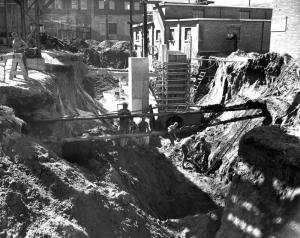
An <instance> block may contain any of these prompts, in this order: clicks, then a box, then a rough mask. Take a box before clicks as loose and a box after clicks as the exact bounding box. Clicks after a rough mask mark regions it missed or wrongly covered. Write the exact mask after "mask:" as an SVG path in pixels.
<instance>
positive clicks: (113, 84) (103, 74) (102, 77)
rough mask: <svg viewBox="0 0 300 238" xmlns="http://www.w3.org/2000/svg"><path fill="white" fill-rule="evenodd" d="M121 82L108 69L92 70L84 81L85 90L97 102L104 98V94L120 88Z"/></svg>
mask: <svg viewBox="0 0 300 238" xmlns="http://www.w3.org/2000/svg"><path fill="white" fill-rule="evenodd" d="M118 83H119V80H118V79H117V78H116V77H114V76H113V75H112V74H110V73H109V72H108V71H107V70H106V69H97V68H90V69H89V73H88V74H87V75H86V77H85V78H84V80H83V86H84V89H85V90H86V91H87V92H88V93H89V95H90V96H91V97H92V98H94V99H95V100H97V101H99V99H101V98H102V97H103V94H102V93H103V92H105V91H109V90H111V89H114V88H117V87H118Z"/></svg>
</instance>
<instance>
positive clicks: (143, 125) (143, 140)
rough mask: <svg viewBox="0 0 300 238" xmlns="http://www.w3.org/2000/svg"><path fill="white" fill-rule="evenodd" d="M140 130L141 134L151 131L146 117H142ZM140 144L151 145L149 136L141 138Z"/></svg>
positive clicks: (139, 125)
mask: <svg viewBox="0 0 300 238" xmlns="http://www.w3.org/2000/svg"><path fill="white" fill-rule="evenodd" d="M138 129H139V132H140V133H148V132H149V131H150V129H149V124H148V122H146V120H145V117H142V120H141V121H140V122H139V124H138ZM140 144H141V145H149V136H143V137H141V139H140Z"/></svg>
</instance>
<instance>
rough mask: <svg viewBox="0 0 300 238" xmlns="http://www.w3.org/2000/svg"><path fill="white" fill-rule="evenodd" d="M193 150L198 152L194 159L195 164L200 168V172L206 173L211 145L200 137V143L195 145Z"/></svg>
mask: <svg viewBox="0 0 300 238" xmlns="http://www.w3.org/2000/svg"><path fill="white" fill-rule="evenodd" d="M195 150H196V151H199V152H200V153H199V154H198V156H196V158H195V163H196V164H197V165H199V166H201V167H202V171H207V169H208V158H209V155H210V153H211V144H210V143H208V142H207V141H206V140H205V137H204V136H202V137H201V138H200V141H199V142H198V143H197V144H196V145H195Z"/></svg>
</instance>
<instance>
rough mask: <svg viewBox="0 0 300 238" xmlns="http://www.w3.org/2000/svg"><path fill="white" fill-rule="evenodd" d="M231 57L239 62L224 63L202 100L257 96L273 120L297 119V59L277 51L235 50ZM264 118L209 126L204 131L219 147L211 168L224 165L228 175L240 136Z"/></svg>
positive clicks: (203, 102) (234, 101) (232, 101)
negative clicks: (249, 51) (256, 52)
mask: <svg viewBox="0 0 300 238" xmlns="http://www.w3.org/2000/svg"><path fill="white" fill-rule="evenodd" d="M228 59H229V60H233V61H236V62H229V63H221V64H220V66H219V68H218V70H217V73H216V76H215V78H214V79H213V80H212V81H210V82H209V83H208V84H207V87H208V88H209V92H208V93H207V94H206V95H204V96H203V97H202V98H201V100H200V101H199V104H201V105H209V104H225V105H234V104H240V103H245V102H247V101H248V100H254V101H258V102H260V103H262V104H264V105H266V108H267V110H268V111H269V113H270V115H271V116H272V123H279V124H280V123H284V124H290V125H291V124H292V123H295V118H297V112H298V105H299V99H298V98H299V96H298V90H297V88H299V86H300V84H299V77H298V76H297V72H296V71H297V68H298V67H299V66H298V63H297V61H296V60H295V59H290V57H288V56H281V55H278V54H274V53H268V54H265V55H259V54H253V53H251V54H246V53H243V52H236V53H233V54H232V55H231V56H229V57H228ZM287 60H289V61H287ZM284 62H285V64H284ZM258 112H259V110H250V111H244V112H243V111H242V112H225V113H219V114H216V115H213V116H212V115H211V118H216V119H215V120H216V121H218V120H226V119H230V118H234V117H242V116H246V115H253V114H256V113H258ZM263 121H264V118H261V119H251V120H245V121H241V122H236V123H231V124H229V125H227V126H224V125H221V126H217V127H214V128H209V129H207V130H205V131H204V132H203V134H204V135H206V136H207V138H208V140H209V141H211V142H212V144H213V147H214V148H215V149H214V150H213V153H212V154H211V156H210V163H211V165H212V168H211V170H210V172H213V171H215V170H217V169H219V168H220V171H219V172H220V173H221V174H223V175H225V176H226V175H228V173H229V172H230V171H231V169H230V168H231V166H233V164H234V163H235V161H236V159H237V157H238V155H237V150H238V142H239V140H240V138H241V137H242V135H244V134H245V133H246V132H247V131H249V130H251V129H252V128H254V127H257V126H260V125H262V123H263ZM287 122H289V123H287ZM283 126H284V125H283Z"/></svg>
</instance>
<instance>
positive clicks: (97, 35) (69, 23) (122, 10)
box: [0, 0, 143, 40]
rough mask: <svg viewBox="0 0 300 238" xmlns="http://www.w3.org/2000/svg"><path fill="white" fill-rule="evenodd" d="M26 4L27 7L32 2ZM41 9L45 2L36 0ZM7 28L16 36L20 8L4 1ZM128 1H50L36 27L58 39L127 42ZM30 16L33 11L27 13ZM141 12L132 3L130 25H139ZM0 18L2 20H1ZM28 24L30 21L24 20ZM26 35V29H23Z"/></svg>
mask: <svg viewBox="0 0 300 238" xmlns="http://www.w3.org/2000/svg"><path fill="white" fill-rule="evenodd" d="M24 1H28V6H30V5H31V4H32V2H33V1H34V0H24ZM39 1H40V5H41V6H43V5H44V4H45V3H46V0H39ZM8 2H9V4H8V10H9V11H8V16H7V19H8V21H9V23H11V24H9V27H8V29H7V31H9V32H10V31H19V32H20V25H21V24H20V21H21V18H20V8H19V6H18V5H17V4H16V3H15V2H14V1H13V0H8ZM129 13H130V1H129V0H54V2H53V3H52V4H51V5H50V6H49V7H48V8H47V9H46V10H44V11H43V12H42V15H41V17H40V23H41V25H42V27H43V28H44V30H45V31H46V32H48V33H50V34H51V35H53V36H57V37H59V38H73V37H79V38H83V39H95V40H105V39H106V38H107V36H108V38H109V39H118V40H129V39H130V36H129ZM30 14H32V16H33V15H34V9H33V10H32V11H31V12H30ZM142 16H143V9H142V7H141V3H140V0H134V1H133V21H134V22H141V21H142ZM2 18H3V19H2ZM4 20H5V19H4V0H0V36H1V34H5V31H6V29H5V25H4V22H5V21H4ZM27 20H28V22H30V18H27ZM27 28H28V29H27V32H29V30H30V25H28V26H27Z"/></svg>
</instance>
